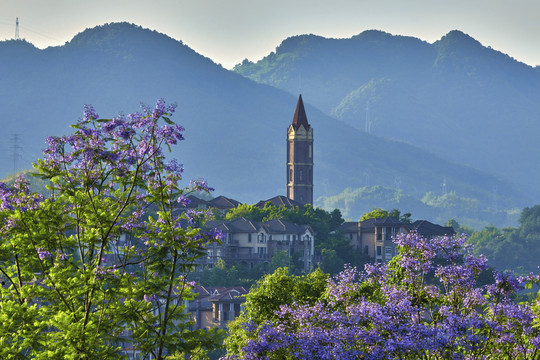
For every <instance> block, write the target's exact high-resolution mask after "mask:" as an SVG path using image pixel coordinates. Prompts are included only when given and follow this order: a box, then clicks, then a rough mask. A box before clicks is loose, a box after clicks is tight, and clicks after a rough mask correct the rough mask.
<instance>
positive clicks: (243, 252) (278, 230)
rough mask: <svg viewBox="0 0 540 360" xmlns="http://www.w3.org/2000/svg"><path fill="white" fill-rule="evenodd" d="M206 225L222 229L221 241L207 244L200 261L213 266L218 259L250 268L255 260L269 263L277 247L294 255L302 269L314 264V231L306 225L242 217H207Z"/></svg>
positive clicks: (277, 249) (308, 268)
mask: <svg viewBox="0 0 540 360" xmlns="http://www.w3.org/2000/svg"><path fill="white" fill-rule="evenodd" d="M206 226H207V227H208V228H213V229H217V230H219V231H221V233H222V234H223V235H224V239H223V240H222V243H221V244H216V243H214V244H210V245H209V246H208V248H207V258H206V261H205V262H204V263H203V264H201V265H207V266H210V267H211V266H213V265H215V264H216V263H217V262H218V260H220V259H221V260H224V261H225V263H228V264H233V263H234V264H240V265H243V266H247V267H250V268H253V267H254V266H255V265H257V264H270V261H271V260H272V257H273V256H274V254H276V252H278V251H285V252H286V253H287V255H289V256H297V257H298V258H297V260H300V261H301V262H302V263H303V264H304V270H305V271H309V270H311V269H312V267H313V259H314V252H315V232H314V231H313V229H312V228H311V227H310V226H309V225H298V224H293V223H290V222H288V221H285V220H279V219H275V220H270V221H268V222H265V223H261V222H257V221H253V220H250V219H247V218H244V217H241V218H238V219H235V220H232V221H222V220H218V221H209V222H208V223H207V224H206Z"/></svg>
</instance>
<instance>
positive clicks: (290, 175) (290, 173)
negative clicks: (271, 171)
mask: <svg viewBox="0 0 540 360" xmlns="http://www.w3.org/2000/svg"><path fill="white" fill-rule="evenodd" d="M292 179H293V178H292V169H289V182H292V181H293V180H292Z"/></svg>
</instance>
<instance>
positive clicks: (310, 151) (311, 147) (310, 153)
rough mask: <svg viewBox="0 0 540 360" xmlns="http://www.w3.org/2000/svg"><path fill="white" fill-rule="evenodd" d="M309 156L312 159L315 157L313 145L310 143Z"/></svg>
mask: <svg viewBox="0 0 540 360" xmlns="http://www.w3.org/2000/svg"><path fill="white" fill-rule="evenodd" d="M308 155H309V158H310V159H311V158H312V157H313V145H311V144H310V145H309V151H308Z"/></svg>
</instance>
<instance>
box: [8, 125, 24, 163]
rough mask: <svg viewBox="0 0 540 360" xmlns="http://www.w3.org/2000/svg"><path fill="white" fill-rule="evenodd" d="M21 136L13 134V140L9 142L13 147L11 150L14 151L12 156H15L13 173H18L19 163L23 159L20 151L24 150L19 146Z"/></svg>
mask: <svg viewBox="0 0 540 360" xmlns="http://www.w3.org/2000/svg"><path fill="white" fill-rule="evenodd" d="M20 140H21V139H20V137H19V134H13V136H12V137H11V139H10V140H9V141H10V142H11V143H13V145H12V146H11V147H10V149H11V150H13V153H12V156H13V173H16V172H17V169H18V168H19V167H18V161H19V159H21V158H22V155H21V153H20V151H21V150H22V146H20V145H19V141H20Z"/></svg>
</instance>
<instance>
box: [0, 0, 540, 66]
mask: <svg viewBox="0 0 540 360" xmlns="http://www.w3.org/2000/svg"><path fill="white" fill-rule="evenodd" d="M17 17H18V18H19V24H20V25H19V34H20V37H21V38H25V39H26V40H28V41H29V42H31V43H33V44H34V45H36V46H37V47H40V48H45V47H47V46H55V45H62V44H64V43H65V42H66V41H69V40H71V38H73V36H75V35H76V34H77V33H79V32H81V31H83V30H84V29H85V28H89V27H94V26H96V25H102V24H104V23H108V22H117V21H127V22H130V23H134V24H137V25H141V26H142V27H145V28H150V29H153V30H157V31H159V32H162V33H164V34H167V35H169V36H171V37H173V38H175V39H177V40H182V41H183V42H184V43H185V44H186V45H188V46H190V47H191V48H193V49H194V50H195V51H197V52H199V53H200V54H202V55H204V56H207V57H209V58H211V59H212V60H214V61H215V62H217V63H219V64H222V65H223V66H224V67H226V68H231V67H232V66H234V65H235V64H237V63H239V62H241V61H242V60H243V59H244V58H248V59H250V60H259V59H260V58H262V57H263V56H265V55H267V54H268V53H270V52H271V51H273V50H274V49H275V48H276V46H278V45H279V44H280V43H281V41H282V40H284V39H285V38H287V37H289V36H292V35H299V34H309V33H312V34H317V35H321V36H325V37H334V38H344V37H351V36H352V35H356V34H359V33H360V32H362V31H364V30H369V29H377V30H383V31H386V32H389V33H391V34H394V35H408V36H414V37H418V38H420V39H422V40H426V41H428V42H430V43H431V42H434V41H436V40H438V39H440V38H441V37H442V36H443V35H445V34H446V33H448V32H449V31H450V30H454V29H458V30H461V31H463V32H465V33H467V34H469V35H471V36H472V37H473V38H475V39H477V40H478V41H480V42H481V43H482V44H483V45H485V46H491V47H492V48H494V49H496V50H499V51H502V52H504V53H507V54H508V55H510V56H512V57H514V58H516V59H517V60H519V61H522V62H525V63H527V64H529V65H540V47H539V46H538V45H539V43H540V0H445V1H440V0H331V1H330V0H328V1H322V0H272V1H266V0H0V40H4V39H11V38H13V37H14V35H15V18H17Z"/></svg>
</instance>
